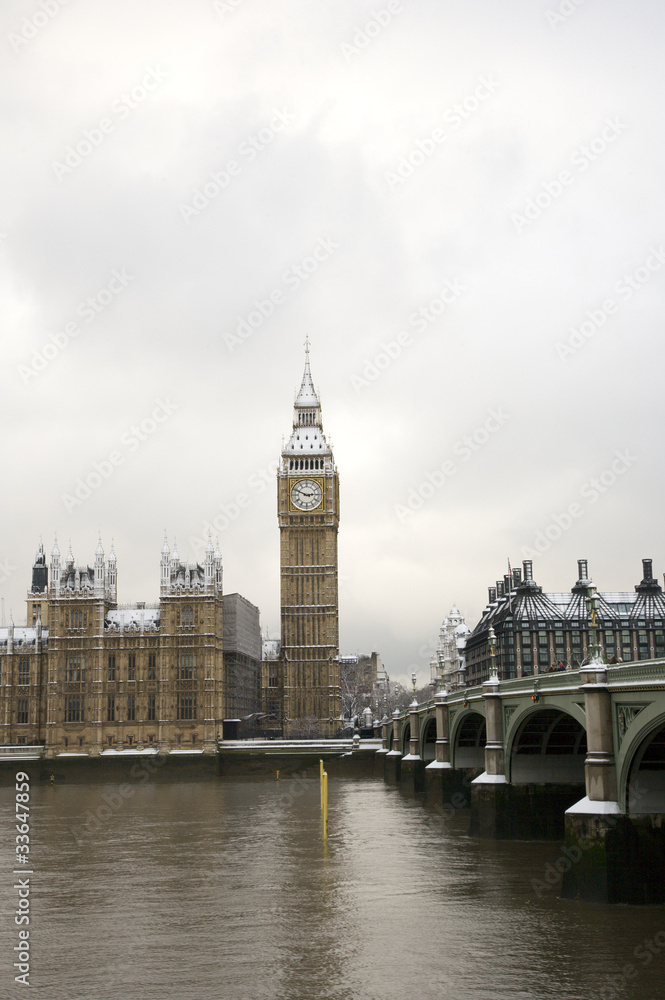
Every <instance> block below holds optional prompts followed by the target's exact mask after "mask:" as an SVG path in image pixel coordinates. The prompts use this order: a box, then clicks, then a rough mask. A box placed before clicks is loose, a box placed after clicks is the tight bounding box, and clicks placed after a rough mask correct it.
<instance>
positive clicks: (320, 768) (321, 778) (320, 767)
mask: <svg viewBox="0 0 665 1000" xmlns="http://www.w3.org/2000/svg"><path fill="white" fill-rule="evenodd" d="M323 775H324V771H323V758H322V757H319V785H320V786H321V812H323Z"/></svg>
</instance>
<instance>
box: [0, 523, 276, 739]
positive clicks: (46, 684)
mask: <svg viewBox="0 0 665 1000" xmlns="http://www.w3.org/2000/svg"><path fill="white" fill-rule="evenodd" d="M27 620H28V622H32V624H31V625H27V626H26V627H25V628H18V627H15V626H14V624H13V623H12V622H11V621H10V623H9V626H8V627H6V628H3V629H0V691H1V693H2V704H1V706H0V725H1V727H2V736H1V739H2V742H3V743H4V744H5V745H7V744H42V745H45V747H46V754H47V756H52V755H54V754H56V753H62V752H66V753H72V752H75V753H85V754H89V755H92V756H94V755H98V754H100V753H108V752H109V751H118V750H123V749H132V748H143V747H149V746H153V745H154V746H156V747H157V748H158V749H162V750H170V749H177V748H178V747H182V748H183V749H186V748H188V749H190V750H195V749H201V750H202V751H203V752H213V751H214V750H215V749H216V741H217V739H218V738H219V737H220V736H221V729H222V719H223V718H224V716H225V715H226V714H227V711H228V710H229V709H230V710H231V712H233V709H234V708H235V707H236V706H227V705H226V704H225V690H224V662H223V648H222V645H223V631H222V628H223V597H222V558H221V553H220V552H219V548H217V550H213V547H212V544H211V543H210V542H209V543H208V547H207V549H206V553H205V561H204V565H203V566H201V565H193V566H189V565H184V564H182V563H181V562H180V560H179V557H178V554H177V552H176V551H175V550H174V551H173V552H170V550H169V546H168V542H167V541H166V539H165V541H164V546H163V549H162V557H161V581H160V601H159V604H158V605H154V606H147V605H144V604H140V603H139V604H137V605H135V606H132V607H126V606H119V605H118V604H117V568H116V558H115V554H114V552H113V550H111V552H110V554H109V558H108V560H107V561H105V559H104V552H103V549H102V546H101V541H100V543H99V544H98V546H97V551H96V553H95V561H94V566H93V567H88V566H85V567H82V568H81V567H78V566H75V564H74V559H73V556H72V555H71V550H70V552H69V554H68V556H67V558H66V560H65V563H64V565H62V564H61V559H60V552H59V550H58V547H57V543H56V545H55V546H54V549H53V553H52V556H51V563H50V567H47V566H46V559H45V556H44V550H43V547H42V546H41V545H40V549H39V552H38V554H37V559H36V562H35V566H34V568H33V581H32V587H31V590H30V592H29V594H28V617H27ZM257 669H258V668H257Z"/></svg>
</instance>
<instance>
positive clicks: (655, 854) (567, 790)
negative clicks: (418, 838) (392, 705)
mask: <svg viewBox="0 0 665 1000" xmlns="http://www.w3.org/2000/svg"><path fill="white" fill-rule="evenodd" d="M382 736H383V748H382V750H381V751H380V753H382V754H383V755H384V758H385V763H384V769H385V777H386V779H387V780H388V781H395V782H398V783H399V784H400V786H402V787H405V788H409V789H412V790H413V791H415V792H416V793H423V794H424V795H425V796H426V799H427V800H428V801H429V802H430V803H433V804H434V806H435V807H436V808H439V809H444V810H447V811H450V810H451V809H453V810H454V809H456V808H462V807H466V806H470V810H471V811H470V830H469V832H470V833H471V834H472V835H475V836H480V837H491V838H497V839H506V838H514V839H531V838H538V839H547V838H552V839H564V838H565V840H566V844H567V848H566V849H567V850H568V851H569V852H570V853H569V855H567V856H566V857H568V858H570V857H574V858H575V859H576V861H575V863H572V862H570V861H568V862H566V861H564V863H563V866H562V867H563V871H562V874H563V893H564V895H569V896H576V895H580V896H584V897H587V898H595V899H607V900H610V901H625V902H647V901H649V902H652V901H658V902H663V901H665V823H664V820H665V660H663V659H659V660H648V661H639V662H637V663H630V664H620V665H616V666H610V665H607V664H603V663H600V662H598V663H592V664H589V665H588V666H584V667H582V668H580V669H579V670H568V671H562V672H558V673H546V674H540V675H536V676H529V677H521V678H517V679H512V680H505V681H499V679H498V677H497V676H496V675H494V676H491V677H490V679H489V680H488V681H486V682H485V683H484V684H482V685H481V686H479V687H473V688H467V689H465V690H460V691H457V692H455V693H451V694H445V693H440V694H437V695H436V696H435V697H434V698H433V699H432V700H431V701H429V702H426V703H424V704H420V705H419V704H416V703H415V702H414V703H413V704H412V705H411V706H410V708H409V709H408V710H407V711H406V712H401V713H400V712H397V711H396V712H394V713H393V716H392V719H390V720H384V721H383V725H382Z"/></svg>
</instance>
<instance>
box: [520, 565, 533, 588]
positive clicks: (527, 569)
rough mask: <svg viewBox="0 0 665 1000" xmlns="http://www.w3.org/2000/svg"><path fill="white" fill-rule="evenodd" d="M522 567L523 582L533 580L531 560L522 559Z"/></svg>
mask: <svg viewBox="0 0 665 1000" xmlns="http://www.w3.org/2000/svg"><path fill="white" fill-rule="evenodd" d="M522 566H523V567H524V582H525V583H526V582H527V581H528V580H533V562H532V560H531V559H524V560H523V561H522Z"/></svg>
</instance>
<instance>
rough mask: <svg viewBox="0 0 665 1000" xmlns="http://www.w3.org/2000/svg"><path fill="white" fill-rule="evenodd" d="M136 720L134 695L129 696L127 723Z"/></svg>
mask: <svg viewBox="0 0 665 1000" xmlns="http://www.w3.org/2000/svg"><path fill="white" fill-rule="evenodd" d="M135 718H136V697H135V696H134V695H133V694H130V695H128V696H127V722H134V719H135Z"/></svg>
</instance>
